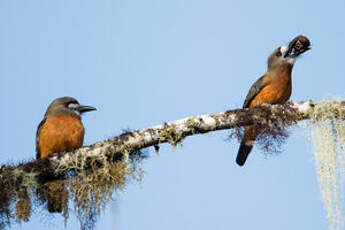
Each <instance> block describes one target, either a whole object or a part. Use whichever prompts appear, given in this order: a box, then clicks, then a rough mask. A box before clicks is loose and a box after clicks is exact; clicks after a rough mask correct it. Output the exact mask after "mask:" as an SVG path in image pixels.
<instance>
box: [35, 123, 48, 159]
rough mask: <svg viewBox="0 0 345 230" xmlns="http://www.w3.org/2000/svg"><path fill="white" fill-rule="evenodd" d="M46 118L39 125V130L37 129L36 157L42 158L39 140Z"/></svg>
mask: <svg viewBox="0 0 345 230" xmlns="http://www.w3.org/2000/svg"><path fill="white" fill-rule="evenodd" d="M46 120H47V119H46V118H44V119H43V120H42V121H41V122H40V124H39V125H38V127H37V131H36V159H41V150H40V147H39V146H38V141H39V137H40V133H41V129H42V127H43V125H44V123H45V122H46Z"/></svg>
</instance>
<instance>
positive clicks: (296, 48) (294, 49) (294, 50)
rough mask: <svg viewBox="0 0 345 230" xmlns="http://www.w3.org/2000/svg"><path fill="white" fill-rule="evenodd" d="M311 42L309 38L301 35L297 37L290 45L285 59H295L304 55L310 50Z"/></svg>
mask: <svg viewBox="0 0 345 230" xmlns="http://www.w3.org/2000/svg"><path fill="white" fill-rule="evenodd" d="M310 49H311V48H310V41H309V40H308V38H307V37H305V36H303V35H300V36H297V37H295V38H294V39H293V40H292V41H291V42H290V43H289V45H288V51H287V52H286V54H285V57H287V56H290V57H293V58H296V57H298V56H299V55H301V54H302V53H304V52H306V51H307V50H310Z"/></svg>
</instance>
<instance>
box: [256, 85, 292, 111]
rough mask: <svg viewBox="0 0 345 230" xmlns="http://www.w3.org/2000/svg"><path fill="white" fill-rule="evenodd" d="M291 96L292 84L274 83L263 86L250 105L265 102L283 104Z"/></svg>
mask: <svg viewBox="0 0 345 230" xmlns="http://www.w3.org/2000/svg"><path fill="white" fill-rule="evenodd" d="M290 96H291V84H281V83H279V82H278V83H274V84H269V85H268V86H266V87H265V88H263V89H262V90H261V91H260V92H259V93H258V94H257V95H256V97H255V98H254V99H253V101H252V102H251V103H250V107H253V106H259V105H261V104H264V103H268V104H283V103H285V102H286V101H287V100H289V98H290Z"/></svg>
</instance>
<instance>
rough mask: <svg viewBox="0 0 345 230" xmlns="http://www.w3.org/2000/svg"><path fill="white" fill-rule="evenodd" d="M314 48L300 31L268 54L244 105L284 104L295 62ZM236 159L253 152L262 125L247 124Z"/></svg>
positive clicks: (245, 156)
mask: <svg viewBox="0 0 345 230" xmlns="http://www.w3.org/2000/svg"><path fill="white" fill-rule="evenodd" d="M309 49H310V41H309V40H308V38H307V37H305V36H303V35H300V36H297V37H296V38H294V39H293V40H292V41H291V42H290V43H289V44H288V45H287V46H280V47H278V48H276V49H275V50H274V51H273V52H272V53H271V54H270V55H269V57H268V65H267V71H266V73H265V74H264V75H263V76H262V77H260V78H259V79H258V80H257V81H256V82H255V83H254V84H253V85H252V86H251V88H250V90H249V92H248V94H247V96H246V98H245V101H244V104H243V108H252V107H255V106H259V105H261V104H264V103H267V104H284V103H285V102H287V101H288V100H289V98H290V96H291V92H292V84H291V73H292V68H293V66H294V63H295V61H296V59H297V57H299V56H300V54H302V53H304V52H306V51H307V50H309ZM244 130H245V131H244V136H243V138H242V141H241V144H240V147H239V150H238V154H237V157H236V163H237V164H238V165H239V166H243V165H244V164H245V162H246V160H247V157H248V155H249V153H250V152H251V150H252V148H253V145H254V143H255V139H256V137H257V136H258V134H259V133H258V129H256V128H255V127H254V126H253V125H252V126H245V128H244Z"/></svg>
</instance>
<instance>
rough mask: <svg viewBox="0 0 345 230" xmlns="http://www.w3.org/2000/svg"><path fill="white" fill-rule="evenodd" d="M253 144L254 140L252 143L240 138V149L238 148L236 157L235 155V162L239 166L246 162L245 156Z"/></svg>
mask: <svg viewBox="0 0 345 230" xmlns="http://www.w3.org/2000/svg"><path fill="white" fill-rule="evenodd" d="M253 145H254V141H253V143H251V142H250V141H249V142H248V141H244V140H242V142H241V145H240V149H239V150H238V153H237V157H236V163H237V164H238V165H239V166H243V165H244V163H246V160H247V157H248V155H249V153H250V151H251V150H252V148H253Z"/></svg>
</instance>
